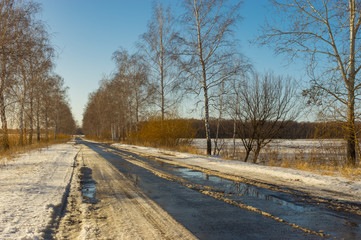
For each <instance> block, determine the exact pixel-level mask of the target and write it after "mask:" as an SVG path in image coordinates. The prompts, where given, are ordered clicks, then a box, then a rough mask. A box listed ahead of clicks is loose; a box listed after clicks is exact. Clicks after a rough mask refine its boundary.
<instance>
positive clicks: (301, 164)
mask: <svg viewBox="0 0 361 240" xmlns="http://www.w3.org/2000/svg"><path fill="white" fill-rule="evenodd" d="M335 149H336V148H330V149H325V148H323V149H321V151H320V149H313V150H312V151H311V152H310V153H305V152H303V151H302V150H299V151H298V152H297V153H296V154H294V155H291V156H281V154H280V153H277V150H272V152H271V153H268V154H267V156H268V162H267V164H265V165H268V166H277V167H283V168H292V169H298V170H302V171H308V172H313V173H316V174H321V175H330V176H342V177H345V178H347V179H350V180H361V166H360V165H358V166H356V167H350V166H347V165H346V164H345V162H346V160H345V159H343V156H345V155H344V153H343V149H341V148H340V149H338V150H335ZM272 153H273V154H272Z"/></svg>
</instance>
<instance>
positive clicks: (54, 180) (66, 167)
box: [0, 142, 78, 239]
mask: <svg viewBox="0 0 361 240" xmlns="http://www.w3.org/2000/svg"><path fill="white" fill-rule="evenodd" d="M77 151H78V150H77V149H76V148H75V147H74V146H73V143H71V142H70V143H67V144H59V145H53V146H50V147H48V148H42V149H39V150H33V151H31V152H29V153H26V154H22V155H20V156H18V157H16V158H15V159H13V160H11V161H8V162H7V164H6V165H5V166H0V239H42V238H43V236H42V234H43V232H44V230H45V229H46V227H47V225H48V223H49V222H50V220H51V217H52V214H53V211H54V210H55V208H56V207H57V206H58V205H60V204H61V202H62V197H63V194H64V192H65V189H66V186H67V185H68V183H69V181H70V177H71V174H72V170H73V167H72V165H73V162H74V158H75V156H76V153H77Z"/></svg>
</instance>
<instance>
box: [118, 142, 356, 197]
mask: <svg viewBox="0 0 361 240" xmlns="http://www.w3.org/2000/svg"><path fill="white" fill-rule="evenodd" d="M112 146H114V147H117V148H120V149H124V150H127V151H131V152H138V153H142V154H145V155H152V156H156V157H161V158H163V159H167V160H170V161H171V162H172V163H173V164H180V165H183V166H190V167H191V166H196V167H201V168H204V169H209V170H213V171H218V172H221V173H224V174H229V175H230V176H234V177H237V176H240V177H244V178H248V179H252V180H256V181H261V182H265V183H270V184H277V185H280V186H285V187H290V188H293V189H296V190H301V191H304V192H307V193H310V194H312V195H315V196H320V197H325V198H332V199H337V200H346V201H353V202H357V203H361V199H360V196H361V181H351V180H349V179H346V178H343V177H332V176H324V175H318V174H314V173H310V172H306V171H300V170H294V169H288V168H280V167H269V166H262V165H256V164H251V163H245V162H241V161H230V160H223V159H221V158H218V157H206V156H200V155H193V154H188V153H178V152H173V151H165V150H160V149H157V148H149V147H140V146H132V145H125V144H113V145H112ZM160 160H161V159H160Z"/></svg>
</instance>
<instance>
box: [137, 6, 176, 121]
mask: <svg viewBox="0 0 361 240" xmlns="http://www.w3.org/2000/svg"><path fill="white" fill-rule="evenodd" d="M175 36H176V32H175V19H174V17H173V15H172V13H171V9H170V8H169V7H168V8H167V9H164V8H163V5H162V4H160V3H159V2H158V1H156V2H154V3H153V16H152V19H151V21H150V22H149V23H148V29H147V32H146V33H144V34H143V35H142V36H141V42H140V43H139V44H138V46H139V48H140V50H141V51H142V52H143V53H144V55H145V61H146V63H147V64H148V65H149V67H150V69H151V73H152V76H153V78H154V81H155V83H156V88H155V91H156V92H157V95H158V96H159V102H160V104H158V103H156V104H157V105H158V106H159V107H160V112H161V119H162V121H164V118H165V114H166V112H167V108H168V107H170V106H171V105H172V104H171V102H172V99H171V98H170V97H169V95H172V96H175V93H176V90H177V89H178V87H179V80H178V78H177V76H176V73H175V71H174V69H175V66H176V61H175V59H174V57H175V55H176V51H177V47H176V44H175V43H176V42H175ZM157 86H159V87H157Z"/></svg>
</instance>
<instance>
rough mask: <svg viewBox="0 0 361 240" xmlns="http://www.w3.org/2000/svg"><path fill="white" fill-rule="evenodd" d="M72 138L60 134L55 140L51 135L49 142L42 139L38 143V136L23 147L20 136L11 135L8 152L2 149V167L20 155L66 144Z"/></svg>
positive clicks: (0, 153) (0, 161)
mask: <svg viewBox="0 0 361 240" xmlns="http://www.w3.org/2000/svg"><path fill="white" fill-rule="evenodd" d="M71 138H72V137H71V136H70V135H62V134H58V135H57V137H56V139H54V136H53V135H50V136H49V141H45V140H44V139H42V140H41V141H40V142H38V141H37V139H36V136H34V137H33V143H32V144H29V143H27V142H25V143H24V144H23V145H20V144H19V135H17V134H10V135H9V145H10V148H9V149H8V150H4V149H0V165H4V164H5V163H6V161H9V160H10V159H12V158H13V157H15V156H16V155H18V154H21V153H25V152H28V151H30V150H33V149H38V148H44V147H48V146H50V145H53V144H58V143H65V142H68V141H69V140H70V139H71Z"/></svg>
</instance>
